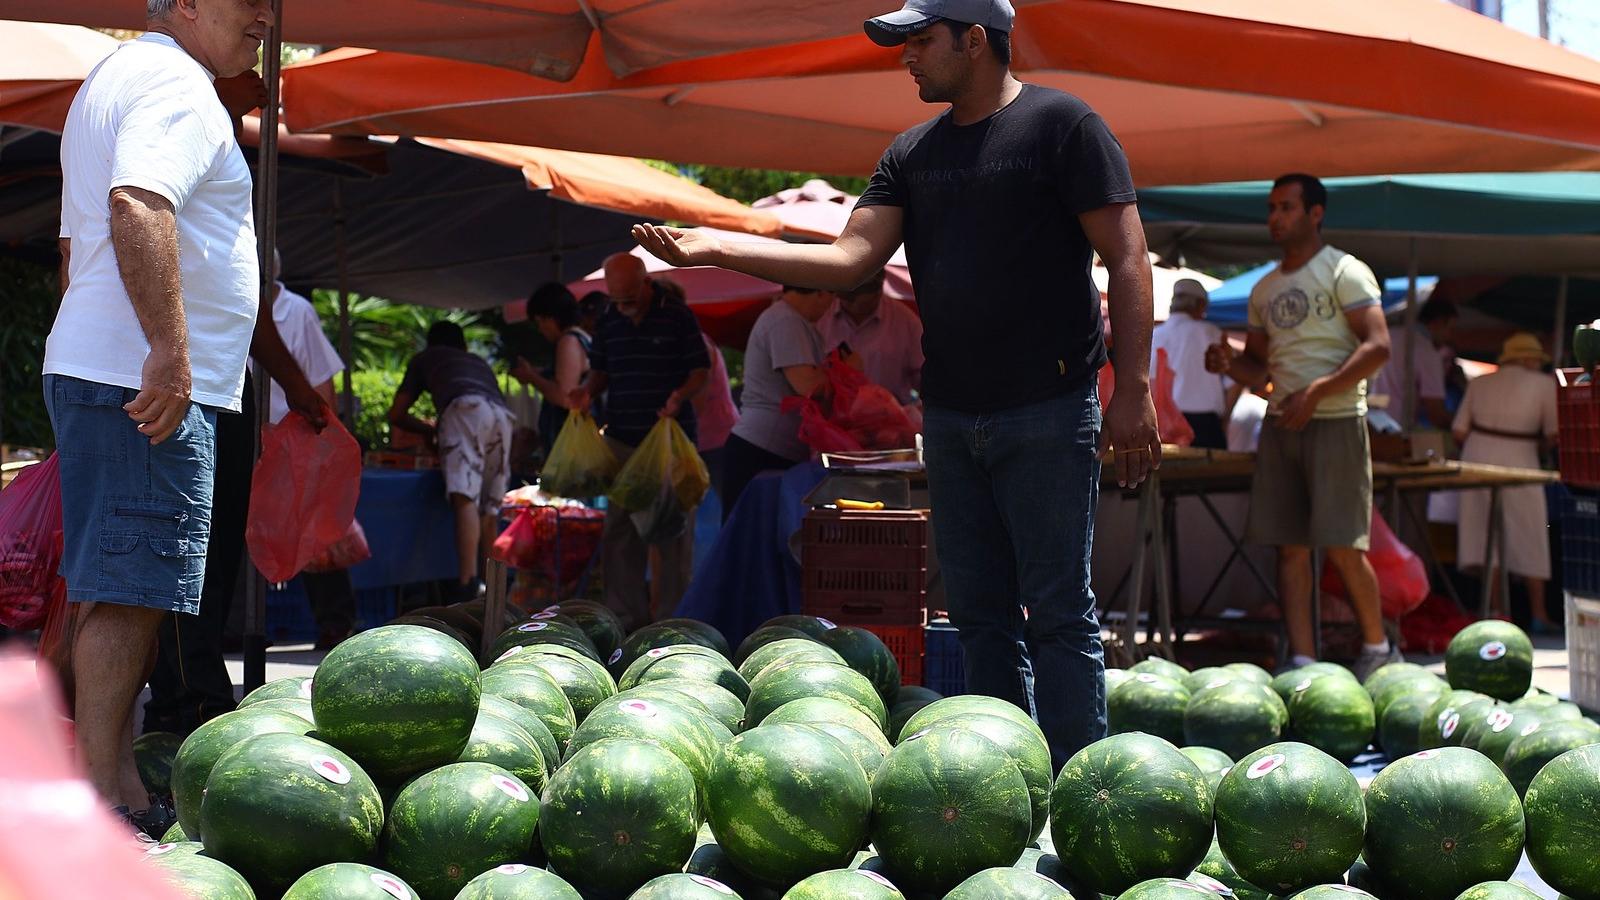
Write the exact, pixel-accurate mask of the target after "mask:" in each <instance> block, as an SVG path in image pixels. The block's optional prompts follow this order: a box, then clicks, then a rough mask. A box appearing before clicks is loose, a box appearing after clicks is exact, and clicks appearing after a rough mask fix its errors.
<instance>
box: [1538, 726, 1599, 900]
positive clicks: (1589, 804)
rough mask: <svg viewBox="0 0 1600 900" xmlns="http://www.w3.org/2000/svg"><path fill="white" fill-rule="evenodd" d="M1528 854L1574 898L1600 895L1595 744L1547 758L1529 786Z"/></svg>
mask: <svg viewBox="0 0 1600 900" xmlns="http://www.w3.org/2000/svg"><path fill="white" fill-rule="evenodd" d="M1523 808H1524V809H1525V810H1526V812H1527V817H1528V859H1529V861H1531V862H1532V863H1533V868H1534V871H1536V872H1538V873H1539V877H1541V878H1543V879H1544V880H1545V881H1547V882H1549V884H1550V886H1551V887H1553V888H1555V889H1556V890H1558V891H1561V892H1562V893H1565V894H1567V895H1568V896H1571V897H1574V898H1576V900H1600V744H1589V745H1588V746H1585V747H1580V748H1578V749H1576V750H1569V751H1567V752H1566V753H1563V754H1561V755H1560V756H1558V757H1556V758H1555V759H1553V760H1551V761H1550V762H1549V763H1548V764H1547V765H1545V767H1544V768H1543V769H1541V770H1540V771H1539V774H1538V775H1536V776H1534V779H1533V782H1532V783H1531V784H1529V785H1528V792H1527V796H1526V797H1525V798H1524V800H1523Z"/></svg>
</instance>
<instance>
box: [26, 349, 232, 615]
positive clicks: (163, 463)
mask: <svg viewBox="0 0 1600 900" xmlns="http://www.w3.org/2000/svg"><path fill="white" fill-rule="evenodd" d="M44 393H45V402H46V404H47V405H48V406H49V409H50V424H51V427H53V428H54V429H55V435H56V454H57V456H58V457H59V464H60V467H61V521H62V530H63V532H64V538H65V547H64V553H63V556H62V560H61V575H62V577H63V578H65V579H66V581H67V599H68V600H70V601H73V602H77V603H83V602H95V603H117V604H122V605H124V606H143V607H148V608H150V609H161V610H170V611H172V612H182V613H190V614H193V613H197V612H199V611H200V588H201V585H202V582H203V581H204V578H205V562H206V540H207V538H208V536H209V535H210V533H211V487H212V478H213V475H214V473H215V464H216V430H217V413H216V410H214V409H210V408H207V407H203V406H201V405H200V404H198V403H194V404H190V406H189V411H188V413H187V414H186V415H185V416H184V419H183V423H182V424H181V425H179V426H178V430H177V431H175V432H173V434H172V435H171V436H170V437H168V438H167V439H166V440H165V441H162V442H161V443H160V444H156V445H154V446H152V445H151V443H150V439H149V438H147V437H145V436H144V435H142V434H140V433H139V432H138V430H137V429H138V423H137V422H134V421H133V420H132V419H131V418H129V417H128V414H127V412H125V411H124V410H123V408H122V406H123V404H125V403H127V402H129V401H130V400H132V399H133V398H134V396H135V395H136V394H137V393H138V392H137V391H134V390H132V389H130V388H123V387H117V386H114V385H107V384H99V383H96V382H93V381H84V380H82V379H79V378H73V377H70V376H67V375H46V376H45V377H44Z"/></svg>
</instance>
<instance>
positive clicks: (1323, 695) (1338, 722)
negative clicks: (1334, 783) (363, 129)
mask: <svg viewBox="0 0 1600 900" xmlns="http://www.w3.org/2000/svg"><path fill="white" fill-rule="evenodd" d="M1291 695H1292V696H1291V699H1290V701H1289V727H1290V729H1291V730H1292V731H1293V732H1294V736H1295V737H1296V738H1298V739H1299V740H1301V741H1304V742H1305V743H1307V744H1310V745H1311V746H1313V747H1316V748H1317V749H1318V750H1321V751H1322V752H1324V753H1326V754H1328V755H1329V756H1331V757H1333V758H1334V759H1337V760H1339V761H1340V762H1346V763H1347V762H1349V761H1350V760H1352V759H1355V758H1356V757H1357V756H1359V755H1361V754H1362V753H1365V752H1366V750H1367V747H1368V745H1370V744H1371V743H1372V738H1373V735H1374V733H1375V731H1376V730H1377V717H1376V715H1375V713H1374V712H1373V708H1372V697H1370V696H1369V695H1368V694H1367V692H1366V690H1365V689H1364V688H1362V687H1361V685H1359V684H1356V683H1355V679H1354V678H1351V679H1344V678H1308V679H1306V680H1305V681H1302V682H1301V683H1299V684H1297V685H1295V686H1294V689H1293V691H1292V692H1291ZM1304 886H1306V885H1302V887H1304Z"/></svg>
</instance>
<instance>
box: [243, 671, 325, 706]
mask: <svg viewBox="0 0 1600 900" xmlns="http://www.w3.org/2000/svg"><path fill="white" fill-rule="evenodd" d="M295 698H298V699H301V700H306V701H309V700H310V699H311V676H309V675H295V676H291V677H289V678H275V679H273V680H272V681H269V682H267V683H266V684H263V685H262V686H260V687H258V688H256V689H255V690H253V691H251V692H250V693H248V694H245V695H244V699H243V700H240V701H239V707H238V708H239V709H244V708H245V707H247V706H254V705H256V704H257V703H260V702H261V701H263V700H284V699H295Z"/></svg>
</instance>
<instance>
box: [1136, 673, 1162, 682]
mask: <svg viewBox="0 0 1600 900" xmlns="http://www.w3.org/2000/svg"><path fill="white" fill-rule="evenodd" d="M1134 680H1136V681H1142V682H1144V683H1145V684H1155V683H1156V681H1158V680H1159V679H1157V678H1156V676H1154V675H1151V674H1150V673H1149V672H1140V673H1139V674H1138V675H1136V676H1134Z"/></svg>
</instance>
